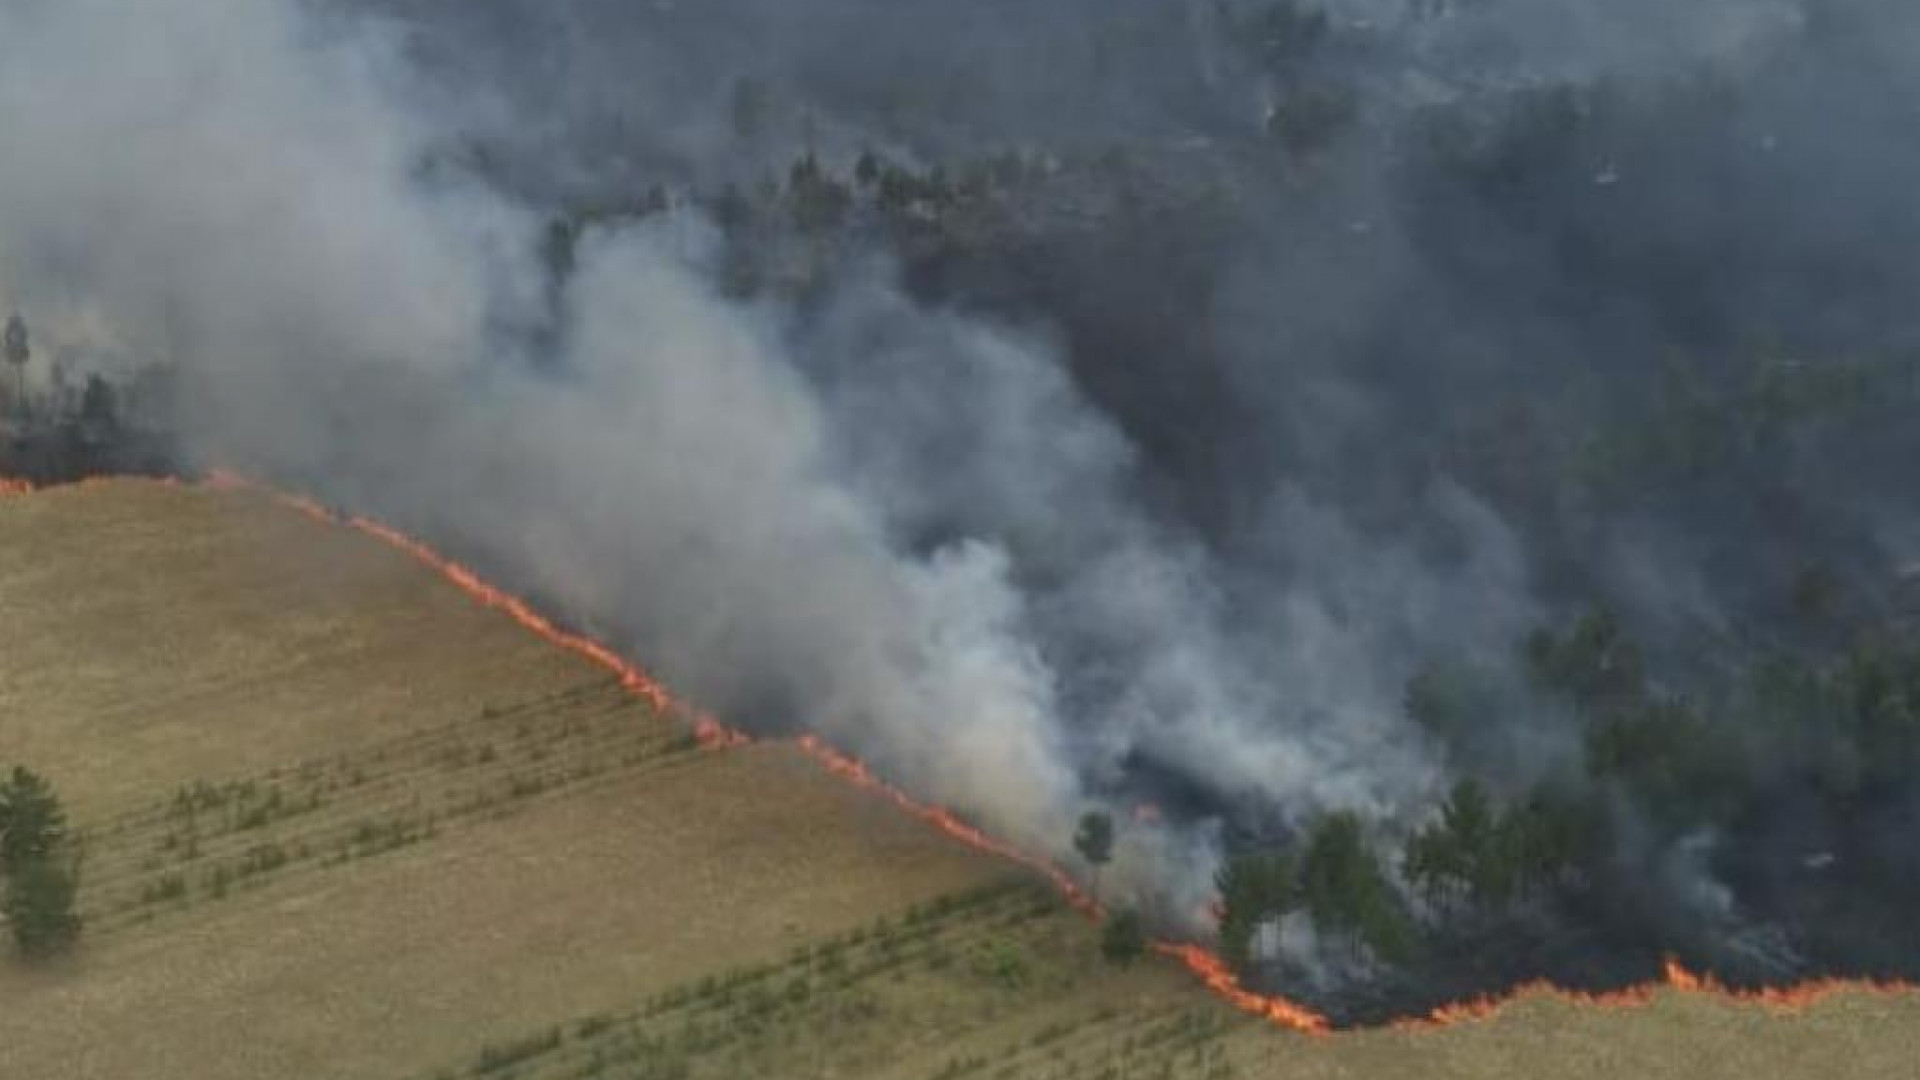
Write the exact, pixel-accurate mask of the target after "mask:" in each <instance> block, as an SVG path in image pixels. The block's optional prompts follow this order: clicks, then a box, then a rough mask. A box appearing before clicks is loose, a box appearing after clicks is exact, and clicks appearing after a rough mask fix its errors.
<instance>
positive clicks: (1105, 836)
mask: <svg viewBox="0 0 1920 1080" xmlns="http://www.w3.org/2000/svg"><path fill="white" fill-rule="evenodd" d="M1073 849H1074V850H1075V851H1077V852H1079V853H1080V857H1081V858H1083V859H1085V860H1087V866H1088V867H1089V868H1091V870H1092V871H1093V888H1094V890H1096V891H1097V890H1098V889H1099V887H1100V868H1101V867H1103V866H1105V865H1107V863H1109V862H1111V861H1112V860H1113V817H1112V816H1111V815H1109V814H1106V813H1104V812H1102V811H1099V810H1090V811H1088V812H1087V813H1085V814H1083V815H1081V817H1080V827H1079V828H1078V829H1076V830H1075V831H1074V834H1073Z"/></svg>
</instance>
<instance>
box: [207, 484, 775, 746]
mask: <svg viewBox="0 0 1920 1080" xmlns="http://www.w3.org/2000/svg"><path fill="white" fill-rule="evenodd" d="M207 484H208V486H209V487H212V488H214V489H216V490H222V491H237V490H245V491H258V492H263V493H265V494H266V495H267V496H268V497H270V498H272V499H273V500H274V501H275V502H277V503H279V504H280V505H282V506H285V507H287V508H288V509H290V510H293V511H295V512H297V513H301V514H304V515H306V516H307V517H310V518H312V519H314V520H315V521H319V522H322V523H324V524H328V525H345V526H347V527H349V528H352V529H357V530H358V531H360V532H362V533H365V534H366V535H368V536H371V537H373V538H374V539H376V540H379V541H381V542H382V543H385V544H387V545H388V546H390V547H393V548H395V549H397V550H399V551H402V552H404V553H406V554H407V555H410V556H412V557H413V558H415V559H417V560H419V561H420V562H422V563H424V564H426V565H427V566H429V567H431V568H433V569H434V570H435V571H437V572H438V573H439V574H440V576H441V577H443V578H445V579H446V580H447V581H448V582H450V583H452V584H453V586H454V587H455V588H457V589H459V590H460V591H461V592H463V593H466V594H467V595H468V596H470V597H472V598H473V599H474V600H476V601H478V602H479V603H480V604H481V605H483V606H485V607H489V608H492V609H494V610H496V611H500V612H503V613H505V614H506V615H507V616H508V617H509V618H511V619H512V620H513V621H514V622H517V623H519V624H520V625H521V626H523V627H525V628H526V629H528V630H530V631H532V632H533V633H534V634H536V635H538V636H539V637H541V638H544V639H545V640H547V641H549V642H552V643H553V644H555V645H558V646H559V647H561V648H563V649H566V650H568V651H570V652H573V653H577V654H579V655H581V656H584V657H586V658H587V659H588V660H591V661H593V662H594V663H596V664H598V665H600V666H601V667H603V668H606V669H607V670H608V671H610V672H612V673H613V674H614V675H615V677H617V678H618V679H619V680H620V685H621V686H622V687H624V688H625V689H626V690H627V691H628V692H629V693H631V694H633V695H634V696H636V697H639V698H641V699H643V700H645V701H646V702H647V703H648V704H650V705H652V706H653V707H654V708H655V709H656V710H658V711H660V712H662V713H665V714H668V715H673V716H679V717H682V718H684V719H687V720H689V721H690V722H691V724H692V726H693V731H694V734H695V735H696V736H697V737H698V738H699V739H700V741H701V742H702V743H705V744H706V745H708V746H714V747H727V746H741V745H744V744H746V743H747V742H748V741H750V740H749V739H748V737H747V736H746V735H745V734H744V733H742V732H738V731H734V730H732V729H730V728H728V727H726V726H725V725H723V724H721V723H720V722H719V721H718V720H715V719H714V718H713V717H711V716H708V715H707V714H705V713H701V712H699V711H697V710H695V709H692V708H690V707H688V706H686V705H684V704H682V703H680V702H678V701H676V700H675V699H674V697H673V695H672V694H669V693H668V692H667V689H666V687H664V686H662V685H660V683H659V682H658V681H656V680H655V679H654V678H653V677H652V676H650V675H648V674H647V673H646V672H644V671H642V670H640V668H639V666H638V665H636V664H634V663H632V662H631V661H628V660H627V659H625V658H624V657H622V656H621V655H620V654H619V653H616V652H614V651H613V650H612V649H610V648H608V647H606V646H605V645H602V644H600V643H599V642H597V641H595V640H593V639H592V638H589V637H586V636H584V635H581V634H576V633H573V632H572V631H570V630H563V629H561V628H560V627H559V626H556V625H555V624H554V622H553V620H551V619H549V618H547V617H546V616H545V615H542V614H540V613H539V612H538V611H535V610H534V609H533V607H532V605H530V604H528V603H527V602H526V601H524V600H522V599H520V598H519V597H517V596H514V595H513V594H512V593H509V592H507V591H505V590H503V589H501V588H499V587H497V586H495V585H493V584H491V583H490V582H488V581H487V580H486V579H485V578H482V577H481V576H480V575H479V574H477V573H475V572H474V571H472V570H470V569H468V568H467V567H465V566H463V565H461V564H460V563H458V562H455V561H454V560H452V559H449V558H447V557H446V556H444V555H442V554H440V553H439V552H437V551H435V550H433V549H432V548H430V547H428V546H427V545H426V544H423V543H421V542H420V541H418V540H415V539H414V538H413V537H411V536H408V535H407V534H405V533H403V532H401V531H400V530H398V529H395V528H393V527H392V526H390V525H385V524H382V523H381V522H378V521H374V520H373V519H371V518H366V517H360V516H356V515H349V516H343V515H340V514H336V513H334V512H333V511H331V510H329V509H327V508H326V507H325V506H322V505H321V504H320V503H319V502H317V501H315V500H313V499H311V498H308V497H306V496H304V495H295V494H289V493H287V492H283V491H277V490H274V489H272V488H269V487H266V486H265V485H262V484H258V483H256V482H254V481H252V480H249V479H247V478H246V477H243V476H241V475H239V474H237V473H233V472H229V471H226V470H215V471H213V472H211V473H209V474H208V477H207Z"/></svg>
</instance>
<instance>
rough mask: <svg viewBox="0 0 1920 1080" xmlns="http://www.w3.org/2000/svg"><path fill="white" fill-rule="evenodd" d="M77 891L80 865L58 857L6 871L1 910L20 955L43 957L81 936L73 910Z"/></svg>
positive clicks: (77, 915) (58, 951)
mask: <svg viewBox="0 0 1920 1080" xmlns="http://www.w3.org/2000/svg"><path fill="white" fill-rule="evenodd" d="M79 890H80V874H79V868H78V867H77V866H76V865H75V864H74V863H73V862H71V861H69V860H66V859H64V858H61V857H59V856H52V857H43V858H35V859H30V860H28V861H27V862H26V863H24V864H22V865H20V866H17V867H14V868H13V869H11V870H10V871H8V874H7V886H6V893H5V895H4V897H0V909H4V911H5V913H6V916H7V925H8V927H9V928H11V929H12V931H13V940H14V943H15V944H16V945H18V946H19V949H20V955H22V956H24V957H26V958H28V959H30V960H38V959H44V958H46V957H49V956H53V955H56V954H58V953H62V952H65V951H66V950H67V949H69V948H71V947H72V946H73V943H74V941H75V940H76V939H77V938H78V937H79V936H80V916H79V914H78V913H77V912H76V911H75V910H74V899H75V897H76V896H77V895H78V893H79Z"/></svg>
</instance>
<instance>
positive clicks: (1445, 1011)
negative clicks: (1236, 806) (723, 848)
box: [0, 469, 1920, 1036]
mask: <svg viewBox="0 0 1920 1080" xmlns="http://www.w3.org/2000/svg"><path fill="white" fill-rule="evenodd" d="M108 479H116V478H104V477H90V478H87V479H84V480H81V481H78V482H77V485H75V486H87V485H90V484H94V483H99V482H103V481H105V480H108ZM132 479H140V480H146V481H149V482H154V483H160V484H164V485H168V486H179V485H180V484H181V481H180V480H178V479H176V478H173V477H134V478H132ZM201 486H202V487H205V488H207V489H210V490H214V491H247V492H252V493H257V494H261V495H264V496H265V497H267V498H269V499H271V500H272V501H274V502H275V503H278V504H279V505H281V506H283V507H286V508H287V509H289V510H292V511H294V512H296V513H299V514H302V515H305V516H306V517H308V518H311V519H313V520H314V521H316V522H319V523H322V524H325V525H330V526H340V527H346V528H350V529H354V530H356V531H358V532H360V533H361V534H363V535H365V536H368V537H370V538H372V539H374V540H377V541H380V542H381V543H384V544H386V545H388V546H389V547H391V548H394V549H395V550H397V551H400V552H402V553H403V554H406V555H408V556H411V557H412V558H413V559H415V560H416V561H418V562H420V563H422V564H424V565H425V566H427V567H429V568H431V569H433V570H434V571H436V572H438V573H439V574H440V575H441V577H443V578H444V579H445V580H447V581H448V582H450V583H451V584H452V585H453V586H454V587H455V588H458V589H459V590H460V591H461V592H463V593H465V594H466V595H467V596H469V597H471V598H472V599H474V600H475V601H477V602H478V603H480V604H481V605H482V606H484V607H488V608H492V609H494V610H496V611H500V612H502V613H504V614H506V615H507V616H508V617H509V618H511V619H513V621H514V622H516V623H518V624H519V625H520V626H522V627H524V628H525V629H527V630H529V631H531V632H532V633H534V634H535V635H537V636H539V637H540V638H542V639H544V640H546V641H548V642H551V643H552V644H554V645H557V646H559V647H561V648H563V649H566V650H568V651H570V652H573V653H575V654H577V655H579V656H582V657H585V658H586V659H587V660H589V661H591V662H593V663H595V664H598V665H600V666H601V667H603V668H606V669H607V670H608V671H610V672H612V673H613V674H614V675H615V676H616V677H617V678H618V679H619V683H620V686H621V687H622V688H623V689H625V690H626V691H627V692H629V693H631V694H633V695H634V696H635V697H637V698H640V699H641V700H644V701H646V702H647V703H648V704H649V705H651V706H652V707H653V708H654V709H655V710H656V711H657V712H659V713H661V714H662V715H665V716H668V717H672V718H676V719H679V720H683V721H685V722H687V723H688V724H689V725H690V726H691V727H692V729H693V731H694V734H695V735H696V736H697V737H698V738H699V740H700V742H701V743H702V744H703V745H705V746H707V747H710V748H714V749H728V748H732V747H739V746H746V745H749V744H750V743H752V742H753V741H754V740H753V738H752V737H751V736H749V735H747V734H746V733H745V732H742V731H737V730H735V729H732V728H729V727H727V726H726V725H724V724H722V723H721V722H720V721H719V720H717V719H716V718H714V717H713V716H712V715H710V714H708V713H705V712H702V711H700V710H698V709H696V708H693V707H692V706H690V705H687V704H685V703H683V702H681V701H679V700H677V699H675V698H674V696H673V694H672V693H671V692H670V691H668V690H667V688H666V687H665V686H664V685H663V684H661V683H660V682H659V681H658V680H656V679H654V678H653V677H652V676H650V675H648V674H647V673H646V672H645V671H644V670H642V669H641V668H640V667H639V666H638V665H637V664H635V663H633V662H632V661H630V660H627V659H626V658H624V657H622V656H621V655H620V654H618V653H616V652H614V651H613V650H612V649H611V648H609V647H607V646H606V645H603V644H601V643H600V642H598V641H595V640H593V639H592V638H589V637H587V636H585V635H583V634H578V633H575V632H573V631H571V630H566V629H563V628H561V627H560V626H558V625H557V624H555V623H554V622H553V620H551V619H549V618H548V617H546V616H545V615H542V614H541V613H540V612H538V611H536V610H535V609H534V608H533V606H532V605H530V604H528V603H527V602H526V601H525V600H522V599H520V598H519V597H517V596H515V595H513V594H511V593H509V592H507V591H505V590H504V589H501V588H499V587H498V586H495V585H493V584H492V583H490V582H488V581H487V580H486V579H485V578H483V577H481V576H480V575H479V574H478V573H476V572H474V571H473V570H471V569H469V568H468V567H466V566H465V565H463V564H461V563H459V562H456V561H454V560H453V559H449V558H447V557H446V556H444V555H442V554H440V553H439V552H438V551H436V550H435V549H433V548H432V547H429V546H428V545H427V544H425V543H423V542H421V541H419V540H416V539H414V538H413V537H411V536H408V535H407V534H406V533H403V532H401V531H400V530H398V529H396V528H394V527H392V526H390V525H387V524H384V523H382V522H379V521H375V520H373V519H372V518H368V517H363V516H360V515H355V514H341V513H336V512H334V511H332V510H330V509H328V508H327V507H326V506H324V505H322V504H321V503H320V502H318V501H316V500H314V499H312V498H310V497H308V496H305V495H300V494H295V493H290V492H285V491H281V490H278V489H276V488H274V487H272V486H271V485H268V484H265V483H262V482H260V481H257V480H253V479H251V478H248V477H245V476H242V475H241V474H239V473H236V472H233V471H230V470H225V469H214V470H211V471H209V472H208V473H207V474H206V476H205V478H204V479H203V481H202V482H201ZM36 490H38V488H37V487H36V486H35V485H34V484H33V483H32V482H30V481H26V480H20V479H15V478H11V477H6V476H0V498H4V497H6V496H13V495H25V494H30V493H32V492H34V491H36ZM793 745H795V746H796V747H797V748H798V749H799V750H800V751H801V752H802V753H803V754H805V755H806V756H807V757H808V758H809V759H810V760H812V761H813V762H815V763H816V764H818V765H819V766H820V767H821V768H823V769H825V770H826V771H827V772H828V773H830V774H832V775H834V776H837V777H839V778H841V779H843V780H846V781H849V782H850V783H852V784H854V785H856V786H858V787H860V788H862V789H865V790H867V791H871V792H874V793H876V794H878V795H880V796H882V797H883V798H885V799H886V800H887V801H889V802H891V803H892V804H893V805H894V806H895V807H897V808H898V809H900V810H901V811H903V812H905V813H907V814H909V815H911V816H913V817H915V818H918V819H920V820H921V821H924V822H926V823H927V824H928V825H931V826H932V827H934V828H935V829H937V830H938V831H940V832H941V833H944V834H945V835H947V836H949V837H951V838H953V839H954V840H956V841H958V842H960V843H961V844H964V845H965V846H967V847H970V848H972V849H974V850H976V851H980V852H983V853H985V854H988V855H992V856H994V857H997V858H1000V859H1003V860H1005V861H1007V862H1011V863H1013V864H1015V865H1018V866H1021V867H1024V868H1026V869H1028V870H1030V871H1033V872H1034V873H1037V874H1039V875H1040V876H1041V877H1043V878H1045V879H1046V880H1047V881H1048V882H1049V883H1050V884H1052V885H1053V887H1054V888H1055V889H1057V890H1058V891H1059V892H1060V894H1061V896H1062V897H1063V898H1065V900H1066V902H1067V904H1068V905H1069V906H1071V907H1072V908H1073V909H1074V910H1075V911H1078V912H1080V913H1081V914H1083V915H1086V916H1087V917H1089V918H1091V919H1093V920H1095V921H1099V920H1100V919H1103V918H1104V917H1105V911H1104V910H1103V909H1102V907H1101V905H1100V903H1099V901H1098V900H1096V899H1095V898H1094V897H1093V896H1092V895H1091V894H1090V893H1088V892H1087V891H1086V890H1085V889H1082V888H1081V887H1080V885H1079V884H1078V883H1077V882H1075V881H1074V880H1073V878H1072V877H1071V876H1069V875H1068V874H1067V872H1066V871H1065V870H1063V869H1061V868H1060V867H1059V866H1058V865H1056V864H1055V863H1053V862H1051V861H1050V860H1048V859H1045V858H1043V857H1041V856H1037V855H1034V854H1031V853H1029V852H1027V851H1023V850H1021V849H1020V848H1017V847H1015V846H1013V845H1012V844H1009V843H1007V842H1006V841H1004V840H1000V839H997V838H996V837H993V836H991V835H989V834H988V833H986V832H984V831H983V830H981V829H980V828H978V827H976V826H974V825H971V824H969V823H967V822H966V821H964V820H962V819H961V818H960V817H959V816H958V815H957V814H955V813H954V812H953V811H951V810H948V809H946V808H945V807H942V806H937V805H934V804H931V803H924V802H921V801H919V800H917V799H915V798H913V797H912V796H911V795H908V794H907V793H906V792H905V791H903V790H901V789H900V788H898V787H895V786H894V785H893V784H891V783H888V782H887V781H885V780H883V779H881V778H880V777H879V776H877V775H875V774H874V772H873V771H872V770H871V769H869V768H868V767H867V765H866V764H865V763H864V762H862V761H860V760H859V759H858V758H855V757H852V756H850V755H848V754H845V753H842V752H841V751H839V750H836V749H834V748H833V747H831V746H829V745H827V744H826V743H825V742H823V741H821V740H820V739H819V738H818V737H817V736H814V735H802V736H800V737H799V738H797V739H795V740H794V741H793ZM1149 947H1150V948H1151V949H1152V951H1153V952H1155V953H1156V954H1159V955H1161V956H1165V957H1169V958H1171V959H1174V960H1177V961H1179V962H1180V963H1181V964H1182V965H1184V966H1185V967H1186V968H1187V970H1188V971H1189V972H1191V973H1192V974H1193V976H1194V977H1195V978H1196V979H1198V980H1199V981H1200V982H1201V983H1202V984H1203V985H1205V986H1206V987H1207V989H1208V990H1210V991H1212V992H1213V993H1214V994H1216V995H1218V996H1219V997H1221V998H1222V999H1224V1000H1225V1001H1227V1002H1228V1003H1229V1004H1231V1005H1233V1006H1234V1007H1235V1008H1237V1009H1240V1010H1241V1011H1243V1012H1246V1013H1250V1014H1252V1015H1254V1016H1259V1017H1262V1018H1264V1019H1266V1020H1269V1021H1271V1022H1273V1023H1274V1024H1276V1025H1278V1026H1280V1027H1284V1028H1287V1029H1290V1030H1292V1031H1296V1032H1299V1033H1302V1034H1305V1035H1313V1036H1324V1035H1329V1034H1332V1033H1333V1031H1334V1028H1333V1024H1332V1022H1331V1021H1330V1020H1329V1019H1328V1018H1327V1017H1326V1016H1324V1015H1322V1014H1321V1013H1318V1012H1316V1011H1314V1010H1313V1009H1311V1008H1308V1007H1307V1006H1304V1005H1301V1004H1299V1003H1297V1002H1294V1001H1291V1000H1289V999H1287V998H1285V997H1280V996H1277V995H1267V994H1261V993H1257V992H1255V991H1252V990H1248V989H1246V988H1245V987H1243V986H1242V985H1241V984H1240V980H1239V979H1238V978H1237V977H1236V976H1235V975H1234V973H1233V971H1232V969H1231V968H1229V967H1228V965H1227V964H1226V962H1225V961H1224V960H1222V959H1221V958H1220V956H1219V954H1217V953H1215V952H1213V951H1211V950H1209V949H1207V948H1206V947H1205V946H1203V945H1198V944H1193V943H1188V942H1177V941H1154V942H1151V943H1149ZM1662 991H1669V992H1675V993H1683V994H1702V995H1709V996H1713V997H1717V998H1720V999H1722V1000H1727V1001H1732V1002H1736V1003H1739V1004H1745V1005H1754V1006H1760V1007H1765V1008H1770V1009H1775V1010H1783V1011H1798V1010H1802V1009H1805V1008H1808V1007H1810V1006H1812V1005H1815V1004H1817V1003H1819V1002H1820V1001H1822V1000H1825V999H1827V998H1829V997H1833V996H1836V995H1840V994H1871V995H1879V996H1902V997H1905V996H1912V995H1915V994H1920V985H1916V984H1914V983H1911V982H1906V981H1902V980H1879V979H1813V980H1808V981H1804V982H1801V983H1797V984H1793V985H1790V986H1778V987H1760V988H1757V989H1743V988H1735V987H1730V986H1728V985H1727V984H1725V983H1723V982H1721V981H1720V980H1718V979H1716V978H1715V977H1713V976H1712V975H1709V974H1699V973H1696V972H1693V971H1690V970H1688V969H1687V968H1685V967H1684V966H1682V965H1681V963H1680V962H1679V961H1678V960H1677V959H1674V958H1672V957H1669V958H1667V960H1666V961H1665V963H1664V966H1663V970H1662V972H1661V977H1660V978H1658V979H1654V980H1650V981H1648V982H1645V983H1640V984H1637V985H1634V986H1629V987H1626V988H1624V989H1620V990H1612V991H1605V992H1600V993H1587V992H1583V991H1579V990H1569V989H1565V988H1563V987H1560V986H1556V985H1554V984H1553V983H1550V982H1547V981H1546V980H1536V981H1533V982H1528V983H1524V984H1522V985H1520V986H1517V987H1515V988H1514V989H1512V990H1510V991H1507V992H1505V993H1501V994H1490V995H1483V996H1480V997H1476V998H1471V999H1468V1000H1465V1001H1460V1002H1454V1003H1451V1004H1447V1005H1442V1006H1439V1007H1438V1008H1435V1009H1434V1010H1433V1011H1432V1012H1430V1013H1428V1014H1427V1015H1426V1016H1424V1017H1417V1018H1413V1019H1407V1020H1400V1021H1396V1022H1394V1023H1393V1024H1392V1025H1391V1026H1392V1027H1393V1028H1394V1029H1396V1030H1407V1031H1427V1030H1432V1029H1436V1028H1441V1027H1450V1026H1454V1025H1457V1024H1462V1023H1470V1022H1477V1021H1482V1020H1488V1019H1491V1018H1493V1017H1494V1016H1495V1015H1497V1014H1499V1013H1500V1012H1502V1011H1503V1010H1505V1009H1506V1008H1507V1007H1508V1006H1510V1005H1513V1004H1515V1003H1516V1002H1519V1001H1521V1000H1523V999H1531V998H1548V999H1552V1000H1556V1001H1564V1002H1568V1003H1571V1004H1574V1005H1579V1006H1584V1007H1600V1008H1634V1007H1643V1006H1646V1005H1649V1004H1651V1003H1653V1001H1654V1000H1656V998H1657V997H1658V996H1659V994H1660V993H1661V992H1662Z"/></svg>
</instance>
